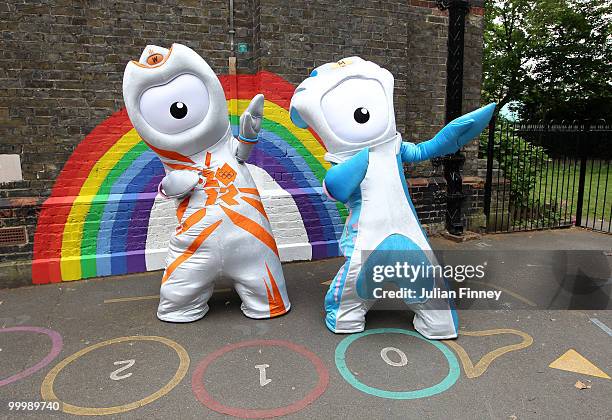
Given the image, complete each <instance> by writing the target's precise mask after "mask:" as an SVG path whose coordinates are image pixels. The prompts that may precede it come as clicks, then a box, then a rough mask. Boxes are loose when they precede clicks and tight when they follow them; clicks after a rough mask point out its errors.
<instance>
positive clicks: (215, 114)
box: [123, 44, 290, 322]
mask: <svg viewBox="0 0 612 420" xmlns="http://www.w3.org/2000/svg"><path fill="white" fill-rule="evenodd" d="M123 98H124V101H125V105H126V108H127V112H128V115H129V117H130V120H131V121H132V124H133V125H134V128H135V129H136V131H138V134H139V135H140V136H141V137H142V139H143V141H145V142H146V143H147V144H148V145H149V147H150V148H151V149H152V150H153V151H154V152H155V153H157V155H158V156H159V158H160V159H161V161H162V162H163V164H164V167H165V169H166V176H165V177H164V179H163V180H162V182H161V184H160V186H159V192H160V194H161V195H162V196H164V197H167V198H170V199H175V200H176V201H177V211H176V215H177V219H178V226H177V228H176V231H175V233H174V234H173V235H172V238H171V240H170V244H169V247H168V256H167V259H166V270H165V272H164V275H163V278H162V285H161V290H160V302H159V308H158V310H157V316H158V318H159V319H161V320H163V321H170V322H191V321H195V320H197V319H200V318H202V317H203V316H204V315H206V313H207V311H208V303H207V302H208V300H209V299H210V297H211V295H212V293H213V288H214V285H215V281H216V280H218V279H219V278H221V277H223V278H228V279H231V280H232V281H233V283H234V287H235V289H236V291H237V292H238V294H239V295H240V298H241V299H242V306H241V309H242V311H243V313H244V314H245V315H246V316H247V317H249V318H256V319H261V318H271V317H275V316H279V315H282V314H284V313H286V312H287V311H289V308H290V303H289V298H288V296H287V290H286V288H285V279H284V277H283V271H282V268H281V263H280V259H279V256H278V250H277V247H276V242H275V240H274V237H273V236H272V230H271V228H270V223H269V222H268V218H267V216H266V212H265V210H264V207H263V205H262V203H261V199H260V196H259V192H258V191H257V187H256V186H255V182H254V181H253V178H252V177H251V174H250V173H249V170H248V168H247V166H246V165H245V164H244V161H245V160H246V159H247V158H248V156H249V153H250V151H251V149H252V147H253V146H254V145H255V143H256V142H257V136H258V133H259V130H260V128H261V119H262V114H263V103H264V98H263V96H262V95H257V96H256V97H255V98H253V100H252V101H251V103H250V105H249V107H248V108H247V110H246V111H245V113H244V114H243V115H242V116H241V118H240V135H239V136H238V138H235V137H234V136H233V135H232V132H231V128H230V121H229V117H228V112H227V103H226V99H225V95H224V92H223V89H222V87H221V83H220V82H219V79H218V78H217V76H216V75H215V73H214V72H213V71H212V69H211V68H210V66H209V65H208V64H207V63H206V61H204V59H202V57H200V56H199V55H198V54H197V53H196V52H194V51H193V50H191V49H190V48H188V47H186V46H184V45H180V44H173V45H172V47H171V48H170V49H166V48H161V47H158V46H147V47H146V48H145V49H144V51H143V53H142V55H141V57H140V59H139V60H138V61H130V62H129V63H128V65H127V67H126V69H125V73H124V76H123Z"/></svg>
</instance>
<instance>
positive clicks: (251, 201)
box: [241, 197, 268, 219]
mask: <svg viewBox="0 0 612 420" xmlns="http://www.w3.org/2000/svg"><path fill="white" fill-rule="evenodd" d="M241 198H242V199H243V200H244V201H246V202H247V203H249V204H250V205H251V206H253V207H255V208H256V209H257V211H258V212H260V213H261V214H262V215H263V217H265V218H266V219H267V218H268V215H267V214H266V209H264V206H263V204H261V201H259V200H257V199H255V198H252V197H241Z"/></svg>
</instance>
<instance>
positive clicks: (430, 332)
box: [413, 315, 457, 340]
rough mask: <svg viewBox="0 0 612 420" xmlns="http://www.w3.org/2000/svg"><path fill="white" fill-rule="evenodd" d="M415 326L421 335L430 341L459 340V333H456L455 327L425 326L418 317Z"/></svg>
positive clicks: (414, 322)
mask: <svg viewBox="0 0 612 420" xmlns="http://www.w3.org/2000/svg"><path fill="white" fill-rule="evenodd" d="M413 325H414V329H415V330H417V332H418V333H419V334H421V335H422V336H423V337H425V338H427V339H429V340H450V339H453V338H457V331H455V326H454V325H452V326H451V325H437V326H432V325H425V323H424V322H423V320H422V319H421V318H420V317H419V316H418V315H415V317H414V321H413Z"/></svg>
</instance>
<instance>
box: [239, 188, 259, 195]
mask: <svg viewBox="0 0 612 420" xmlns="http://www.w3.org/2000/svg"><path fill="white" fill-rule="evenodd" d="M238 190H239V191H240V192H243V193H245V194H253V195H256V196H257V197H259V191H257V188H238Z"/></svg>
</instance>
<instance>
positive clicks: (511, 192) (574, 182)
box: [480, 119, 612, 233]
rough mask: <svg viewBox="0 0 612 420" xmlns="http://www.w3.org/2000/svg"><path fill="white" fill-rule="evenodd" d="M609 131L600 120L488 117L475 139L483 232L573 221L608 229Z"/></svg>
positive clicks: (611, 202) (611, 198)
mask: <svg viewBox="0 0 612 420" xmlns="http://www.w3.org/2000/svg"><path fill="white" fill-rule="evenodd" d="M611 133H612V128H611V127H610V126H609V125H607V124H606V123H605V121H597V122H591V123H589V122H578V121H574V122H572V123H566V122H560V123H556V122H554V121H551V122H540V123H538V124H521V123H514V122H509V121H506V120H503V119H499V120H498V121H497V122H496V121H495V120H492V121H491V124H490V125H489V132H488V135H486V134H483V136H482V137H481V139H480V142H481V144H480V151H481V154H482V156H481V157H483V158H484V157H486V162H487V167H486V183H485V203H484V207H485V215H486V217H487V231H488V232H515V231H522V230H535V229H552V228H561V227H568V226H572V225H575V226H581V227H585V228H589V229H593V230H597V231H602V232H607V233H612V229H611V228H612V179H611V178H612V171H611V170H610V166H611V165H612V139H611V138H610V134H611ZM608 185H609V186H610V188H608Z"/></svg>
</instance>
